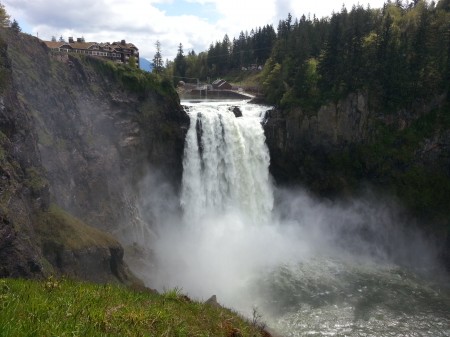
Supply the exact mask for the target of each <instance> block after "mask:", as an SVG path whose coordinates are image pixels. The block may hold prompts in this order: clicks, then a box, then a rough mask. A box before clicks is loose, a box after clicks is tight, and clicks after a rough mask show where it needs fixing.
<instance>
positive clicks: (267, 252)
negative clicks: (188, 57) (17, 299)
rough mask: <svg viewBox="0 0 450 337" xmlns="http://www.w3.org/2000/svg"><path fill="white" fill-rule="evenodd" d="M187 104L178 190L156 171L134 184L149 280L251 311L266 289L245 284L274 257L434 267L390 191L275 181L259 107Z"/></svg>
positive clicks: (278, 260)
mask: <svg viewBox="0 0 450 337" xmlns="http://www.w3.org/2000/svg"><path fill="white" fill-rule="evenodd" d="M235 106H238V107H239V109H241V110H242V113H243V117H242V118H236V117H235V116H234V115H233V112H232V109H233V107H235ZM186 109H187V111H188V114H189V116H190V118H191V126H190V129H189V130H188V133H187V136H186V145H185V157H184V175H183V186H182V191H181V197H180V199H178V198H177V197H176V195H175V193H174V192H173V191H172V190H171V189H170V188H168V187H167V185H165V183H164V181H163V179H160V178H161V177H160V176H159V175H156V176H149V177H148V178H147V180H146V181H145V182H144V183H143V184H142V186H143V188H142V190H143V191H142V194H143V195H144V196H146V197H145V198H143V202H142V205H141V209H142V216H143V217H145V218H146V220H147V221H148V222H151V223H153V224H154V225H155V229H154V232H155V238H154V239H151V240H150V242H149V243H148V245H149V246H150V247H151V260H152V264H151V265H147V266H146V267H143V266H141V270H140V272H139V273H138V274H139V276H141V277H142V278H144V280H145V282H146V283H147V285H148V286H150V287H152V288H156V289H157V290H160V291H162V290H164V289H170V288H174V287H178V288H181V289H182V291H183V292H184V293H186V294H187V295H189V296H191V297H193V298H196V299H200V300H205V299H207V298H209V297H210V296H211V295H213V294H215V295H217V298H218V300H219V302H220V303H222V304H224V305H226V306H230V307H233V308H237V309H239V310H241V311H243V312H245V313H249V312H251V309H252V306H253V305H255V304H258V303H259V299H258V298H255V296H264V294H261V293H259V294H258V293H257V292H255V291H252V290H253V288H254V287H255V284H256V283H257V282H258V279H259V278H260V277H261V275H264V274H265V273H268V272H270V271H271V270H274V269H276V268H278V267H279V266H288V265H292V266H294V265H296V264H298V263H301V262H304V261H310V260H311V259H314V258H317V257H325V258H327V257H331V258H339V259H343V260H345V261H358V263H366V262H369V261H370V263H378V264H384V265H389V264H393V263H397V264H403V265H407V266H415V267H417V268H422V267H423V268H425V267H427V268H430V267H431V266H432V263H433V261H434V260H435V253H436V250H435V249H434V248H433V247H432V245H430V244H429V243H428V242H427V241H426V240H425V239H423V237H422V236H421V235H420V234H419V232H418V231H416V230H414V229H413V227H414V226H413V224H412V223H408V221H405V218H404V216H403V214H402V213H401V212H400V211H398V209H399V208H398V207H397V206H396V205H395V203H394V202H393V201H392V200H385V201H380V200H379V199H377V200H376V198H375V197H373V196H371V195H370V194H369V193H368V194H366V195H365V196H364V197H361V198H359V199H357V200H356V199H354V200H347V201H345V202H344V201H342V202H327V201H319V200H316V199H315V198H313V197H311V196H310V195H308V193H306V192H305V191H303V190H288V189H277V188H276V187H275V186H273V183H272V181H271V178H270V175H269V173H268V166H269V161H270V158H269V154H268V150H267V148H266V145H265V143H264V140H265V138H264V133H263V130H262V127H261V117H262V116H263V115H264V112H265V110H267V108H266V107H262V106H256V105H250V104H246V103H245V102H234V103H224V102H221V103H211V102H205V103H191V104H188V106H187V107H186ZM180 204H181V209H180V208H179V207H178V205H180Z"/></svg>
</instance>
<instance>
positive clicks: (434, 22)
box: [262, 0, 450, 111]
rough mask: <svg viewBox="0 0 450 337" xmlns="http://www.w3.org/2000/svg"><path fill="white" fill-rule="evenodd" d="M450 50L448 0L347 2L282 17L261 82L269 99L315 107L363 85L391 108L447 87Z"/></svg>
mask: <svg viewBox="0 0 450 337" xmlns="http://www.w3.org/2000/svg"><path fill="white" fill-rule="evenodd" d="M449 55H450V0H441V1H439V2H438V3H437V4H436V3H435V2H433V1H432V2H430V3H428V2H426V1H423V0H414V1H412V2H406V3H405V2H402V1H400V0H397V1H395V2H391V1H388V2H387V3H385V4H384V6H383V7H382V8H380V9H371V8H370V7H367V8H363V7H362V6H359V5H358V6H353V7H352V9H351V10H350V11H348V10H347V9H346V8H345V7H343V8H342V9H341V11H340V12H339V13H333V14H332V15H331V17H330V18H327V19H322V20H317V19H316V18H313V19H310V18H306V17H304V16H303V17H302V18H301V19H300V20H295V22H294V23H293V24H292V19H291V17H290V16H288V18H287V19H286V20H284V22H280V25H279V28H278V35H277V41H276V44H275V47H274V49H273V50H272V53H271V56H270V58H269V59H268V61H267V63H266V65H265V68H264V74H263V76H262V80H263V83H264V87H265V92H266V94H267V98H268V100H269V101H270V102H271V103H272V104H277V105H281V106H293V105H296V106H297V105H298V106H302V107H304V108H305V109H308V108H310V109H316V108H317V107H318V106H319V105H320V104H323V103H324V102H326V101H330V100H337V99H339V98H341V97H344V96H345V95H347V94H348V93H349V92H355V91H365V92H368V93H369V94H370V95H371V97H372V99H373V100H374V101H376V102H377V103H378V106H381V107H383V108H384V109H387V110H388V111H389V110H395V109H398V108H399V107H405V106H407V105H408V104H409V103H410V102H411V101H412V100H420V99H427V98H428V99H429V98H430V97H432V96H434V95H438V94H442V93H444V92H448V90H449V83H450V57H449Z"/></svg>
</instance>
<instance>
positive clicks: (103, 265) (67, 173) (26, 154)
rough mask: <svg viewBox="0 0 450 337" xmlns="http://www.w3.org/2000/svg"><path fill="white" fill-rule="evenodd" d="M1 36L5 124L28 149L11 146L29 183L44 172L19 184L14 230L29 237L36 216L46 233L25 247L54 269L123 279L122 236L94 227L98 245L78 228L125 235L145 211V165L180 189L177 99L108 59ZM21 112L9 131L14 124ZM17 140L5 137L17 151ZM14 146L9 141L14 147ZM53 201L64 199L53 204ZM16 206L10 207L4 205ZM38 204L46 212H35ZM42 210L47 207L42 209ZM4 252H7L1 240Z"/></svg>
mask: <svg viewBox="0 0 450 337" xmlns="http://www.w3.org/2000/svg"><path fill="white" fill-rule="evenodd" d="M1 37H2V39H3V41H4V42H3V46H4V48H3V49H2V51H3V53H2V56H3V58H4V61H5V62H4V64H7V65H8V69H7V72H8V76H9V77H8V85H7V89H8V90H7V91H5V93H4V94H3V95H2V97H3V101H5V100H6V99H9V100H10V101H12V103H9V102H8V103H7V104H6V103H5V104H3V106H7V110H5V109H3V111H8V112H9V115H8V118H9V120H7V118H6V117H5V118H2V119H5V122H2V125H3V126H2V132H3V130H10V131H8V132H9V135H8V139H9V140H10V139H14V140H15V143H14V144H18V145H16V146H19V147H21V148H24V147H26V148H24V149H23V150H21V149H19V150H17V151H16V152H13V153H17V156H18V158H17V161H18V162H19V163H21V162H20V160H22V161H23V162H24V164H20V165H21V175H22V176H24V179H22V180H24V182H23V184H24V186H25V187H26V181H27V176H26V175H27V174H28V175H32V176H33V177H34V176H36V177H38V178H36V179H37V181H33V185H32V187H28V189H27V190H25V191H19V192H17V193H18V197H17V198H19V199H20V198H22V199H23V195H24V193H28V195H29V197H27V199H26V205H23V206H22V208H23V211H22V213H23V214H24V216H25V217H28V219H29V223H27V224H26V225H24V226H25V227H26V230H23V229H17V230H16V231H15V232H14V233H19V234H20V235H24V236H25V237H27V238H30V235H31V234H28V233H27V230H29V229H30V228H33V222H34V223H37V224H39V226H40V229H37V230H35V232H36V231H37V232H38V233H45V235H44V236H42V240H40V242H39V245H36V244H34V243H35V241H36V240H34V239H30V241H31V242H32V243H33V244H32V245H31V247H34V248H33V249H31V250H30V251H29V252H28V255H30V256H31V255H33V254H35V255H36V254H37V255H36V256H39V257H42V256H44V257H45V258H46V260H47V261H48V262H50V264H51V265H53V267H56V269H59V270H61V271H63V272H66V273H67V271H68V270H70V268H72V270H71V272H69V274H70V273H72V274H75V275H79V276H80V275H83V278H88V279H89V278H91V279H94V280H106V279H107V278H108V277H106V276H101V275H100V276H99V275H93V273H94V274H95V272H94V271H95V269H96V268H97V269H98V270H102V271H105V273H108V272H109V273H110V274H111V273H112V274H114V276H115V277H116V278H118V279H120V278H121V277H122V276H123V275H122V276H120V275H119V276H118V274H123V273H124V271H123V270H122V269H124V268H122V267H121V264H122V257H123V250H122V248H121V246H120V244H118V242H117V241H115V240H114V239H113V238H112V237H110V236H109V237H108V236H107V235H106V236H105V237H103V238H101V239H100V236H101V235H100V234H99V233H100V232H98V231H96V232H95V233H97V234H96V235H94V236H95V237H97V240H94V241H96V242H97V243H93V242H92V241H91V242H90V241H89V240H87V239H88V238H86V237H85V236H83V235H81V234H82V233H83V232H86V230H80V228H81V227H82V226H84V223H86V224H89V225H92V226H94V227H96V228H98V229H100V230H102V231H107V232H109V233H113V234H114V235H115V236H116V238H119V239H123V240H127V238H126V234H127V233H128V232H129V229H130V226H133V225H136V221H138V220H136V219H139V214H137V213H139V207H138V206H139V205H137V203H136V200H137V193H138V192H139V184H140V183H141V181H142V179H144V178H145V175H146V174H147V173H148V171H149V170H151V171H153V172H159V174H160V176H161V177H163V179H166V180H167V181H168V182H169V184H170V185H171V188H173V189H174V190H176V189H177V188H178V184H179V182H180V179H181V173H182V162H181V160H182V151H183V144H184V132H185V126H186V125H187V124H188V122H189V121H188V119H187V116H186V115H185V114H184V112H183V111H182V109H181V107H180V105H179V101H178V97H177V95H176V93H175V91H174V90H173V89H172V88H171V87H170V86H169V85H167V84H166V83H164V82H161V81H159V82H158V80H157V79H154V78H150V77H148V76H147V77H146V76H145V75H143V74H142V73H139V72H136V73H135V72H132V71H128V70H126V71H125V70H121V69H118V68H117V67H115V66H114V65H113V66H109V65H106V64H105V62H104V61H103V60H97V59H89V58H84V57H81V56H79V57H76V56H72V55H68V54H55V53H52V52H50V50H49V49H48V48H47V47H46V46H45V45H44V44H43V43H42V42H41V41H40V40H38V39H36V38H33V37H31V36H27V35H25V34H13V33H12V32H11V31H9V30H2V32H1ZM10 97H12V98H10ZM20 116H23V117H20ZM22 120H23V121H24V122H23V123H22V124H21V125H18V126H17V127H16V129H15V133H14V134H11V132H12V130H13V129H12V128H11V126H10V125H9V124H8V123H19V122H21V121H22ZM14 144H13V143H8V144H6V145H7V146H9V147H10V148H11V151H12V149H14V148H15V147H14ZM2 146H3V145H2ZM11 151H9V150H8V149H7V152H8V154H9V153H10V152H11ZM21 156H22V157H23V158H21ZM7 158H10V157H9V156H7ZM11 165H13V164H11ZM4 167H7V166H4V165H3V164H2V169H3V170H4ZM30 168H31V169H30ZM22 171H23V172H22ZM36 172H37V173H36ZM30 179H31V178H29V179H28V180H30ZM39 179H42V181H41V180H39ZM5 181H10V179H9V178H8V177H6V178H5V179H4V180H3V182H5ZM30 184H31V183H30ZM25 187H24V188H25ZM33 187H35V189H37V191H34V190H33ZM16 190H17V189H16ZM33 193H34V194H33ZM50 202H52V203H54V204H57V205H58V207H56V208H53V209H50V210H49V208H48V207H49V203H50ZM11 204H12V203H11V202H10V203H9V204H7V205H6V208H8V210H9V209H11ZM14 204H16V203H14ZM61 208H62V209H64V210H66V211H68V212H70V213H71V214H72V215H73V216H75V217H76V218H78V219H80V220H79V221H78V220H77V221H75V220H70V219H72V216H71V215H69V214H66V212H64V211H62V210H61ZM35 209H36V210H38V211H37V214H38V215H39V214H41V215H40V217H39V216H38V217H35V216H34V215H33V212H32V210H35ZM39 210H44V211H46V213H45V214H46V216H42V212H41V213H39ZM15 213H17V212H15ZM55 214H57V215H55ZM61 214H63V215H61ZM43 219H44V220H43ZM5 221H6V220H5ZM52 221H56V222H64V223H65V224H68V225H67V226H66V227H65V228H66V229H64V230H62V229H61V228H59V227H55V226H53V225H51V223H52ZM10 222H11V221H10ZM80 223H81V224H80ZM5 228H6V229H5ZM7 228H8V227H2V231H5V230H6V231H7V230H8V229H7ZM58 228H59V229H58ZM83 228H87V227H83ZM50 229H52V230H50ZM5 233H6V232H5ZM49 233H53V236H54V237H53V239H52V240H48V234H49ZM62 233H66V234H67V233H72V234H73V233H78V234H76V235H78V236H79V237H80V240H81V241H83V237H84V243H83V244H77V245H73V244H71V243H70V242H68V241H67V240H61V238H64V237H65V235H64V234H62ZM73 235H75V234H73ZM31 236H32V235H31ZM46 236H47V238H46ZM2 237H5V236H4V235H2ZM50 237H52V236H51V235H50ZM15 240H16V239H14V240H13V241H15ZM89 242H90V243H89ZM2 244H3V245H5V243H3V242H2ZM74 247H75V248H76V249H75V248H74ZM89 247H90V248H89ZM74 249H75V251H74ZM89 252H91V253H92V254H90V253H89ZM0 254H5V256H10V254H9V253H7V251H6V250H5V249H4V248H2V246H1V245H0ZM18 255H21V253H18ZM22 255H25V254H22ZM94 260H95V261H97V262H95V263H97V265H96V264H95V263H92V262H93V261H94ZM77 261H78V262H77ZM87 261H91V262H87ZM11 263H13V262H11ZM88 265H90V267H86V266H88ZM71 266H72V267H71ZM73 266H75V267H73ZM76 266H79V268H78V270H74V269H76V268H77V267H76ZM82 266H85V267H86V268H85V269H83V268H84V267H82ZM117 266H119V267H117ZM5 268H6V269H8V270H10V269H11V268H10V267H5ZM29 268H33V266H31V267H29ZM80 268H81V269H80ZM121 268H122V269H121ZM6 269H5V270H6ZM117 269H121V270H122V271H120V272H117ZM125 269H126V268H125ZM114 270H116V272H114ZM89 273H90V274H91V276H92V275H93V276H92V277H90V276H89V275H88V274H89ZM6 274H7V273H6ZM105 275H106V274H105ZM122 279H123V277H122Z"/></svg>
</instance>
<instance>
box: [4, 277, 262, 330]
mask: <svg viewBox="0 0 450 337" xmlns="http://www.w3.org/2000/svg"><path fill="white" fill-rule="evenodd" d="M0 336H4V337H7V336H179V337H182V336H192V337H195V336H199V337H200V336H204V337H207V336H211V337H212V336H214V337H216V336H227V337H232V336H234V337H238V336H242V337H243V336H267V335H265V333H264V332H262V331H261V330H260V329H259V328H258V327H256V326H254V325H252V324H251V323H250V322H247V321H245V320H243V319H242V318H241V317H240V316H239V315H237V314H236V313H234V312H232V311H230V310H228V309H224V308H221V307H217V306H212V305H208V304H204V303H200V302H196V301H192V300H190V299H189V298H187V297H186V296H184V295H182V294H181V293H180V291H179V289H174V290H171V291H168V292H166V293H164V294H161V295H160V294H156V293H153V292H149V291H139V292H138V291H134V290H130V289H129V288H125V287H121V286H116V285H98V284H91V283H82V282H75V281H72V280H67V279H62V280H58V279H54V278H48V279H47V280H43V281H33V280H23V279H3V280H0Z"/></svg>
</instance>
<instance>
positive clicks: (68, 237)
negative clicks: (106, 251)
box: [36, 204, 117, 250]
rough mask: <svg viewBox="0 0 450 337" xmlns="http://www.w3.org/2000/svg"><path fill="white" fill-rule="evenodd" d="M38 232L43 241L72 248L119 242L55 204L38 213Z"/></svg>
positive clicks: (103, 245) (101, 245) (108, 244)
mask: <svg viewBox="0 0 450 337" xmlns="http://www.w3.org/2000/svg"><path fill="white" fill-rule="evenodd" d="M36 232H37V233H38V235H39V237H40V238H41V240H42V243H52V244H56V245H58V246H63V247H66V248H68V249H72V250H77V249H82V248H86V247H92V246H96V247H99V246H100V247H110V246H114V245H116V244H117V243H116V241H115V240H114V239H113V238H112V237H111V236H110V235H109V234H106V233H104V232H101V231H99V230H97V229H95V228H93V227H90V226H88V225H86V224H85V223H84V222H82V221H81V220H79V219H77V218H75V217H73V216H72V215H70V214H69V213H67V212H65V211H64V210H63V209H61V208H59V207H58V206H56V205H54V204H52V205H50V207H49V209H48V210H47V211H43V212H41V213H40V214H39V215H38V217H37V225H36Z"/></svg>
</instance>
